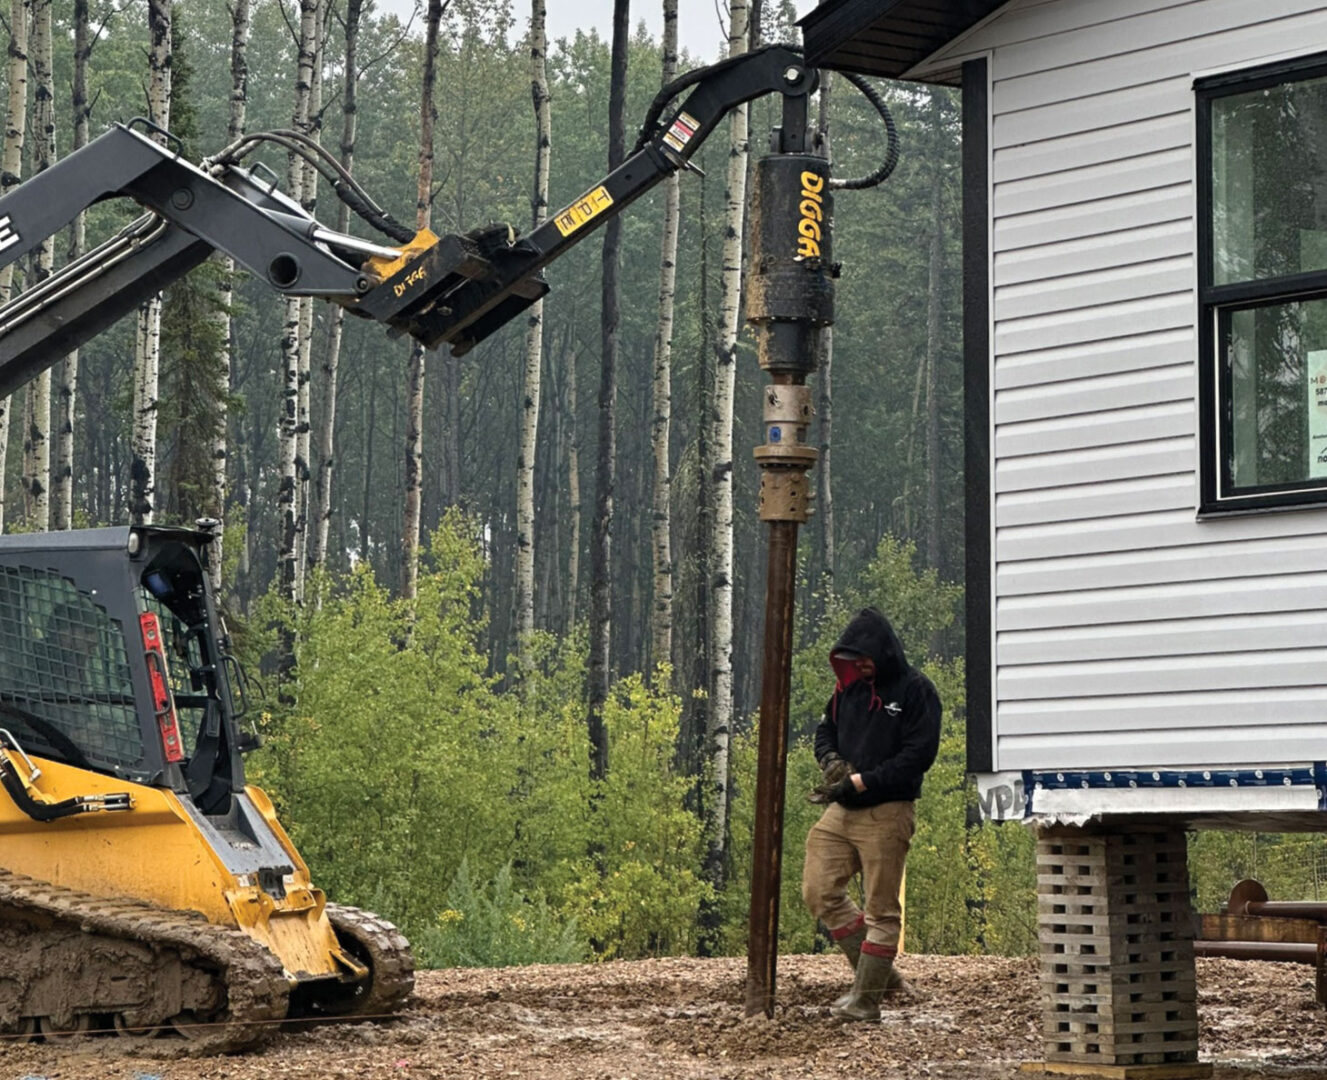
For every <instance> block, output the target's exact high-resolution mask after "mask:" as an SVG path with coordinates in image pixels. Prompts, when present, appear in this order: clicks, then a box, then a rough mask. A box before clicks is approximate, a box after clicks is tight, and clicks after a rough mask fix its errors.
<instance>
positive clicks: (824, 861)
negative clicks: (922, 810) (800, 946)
mask: <svg viewBox="0 0 1327 1080" xmlns="http://www.w3.org/2000/svg"><path fill="white" fill-rule="evenodd" d="M913 828H914V817H913V806H912V803H910V802H887V803H880V804H879V805H878V806H868V807H864V808H863V809H861V810H849V809H847V808H846V807H844V806H841V805H840V804H838V803H830V805H829V806H827V807H826V808H825V812H824V813H823V814H821V815H820V820H819V821H817V822H816V823H815V824H814V825H812V826H811V831H810V832H809V833H807V836H806V863H805V864H804V865H803V867H802V899H803V900H804V901H805V902H806V906H807V907H809V908H810V909H811V913H812V914H813V915H815V916H816V918H818V919H820V921H821V922H823V923H824V924H825V925H826V926H827V927H828V928H829V930H830V932H831V933H832V932H833V931H835V930H840V929H842V928H845V927H849V926H851V925H853V924H855V923H856V922H857V920H858V919H859V918H861V917H863V916H864V917H865V920H866V940H867V941H868V942H870V943H871V944H872V945H875V946H878V947H880V949H881V952H884V953H888V954H890V955H892V953H893V952H894V951H896V950H897V949H898V939H899V932H900V930H901V929H902V926H903V907H902V904H901V903H900V902H899V889H900V887H901V885H902V883H903V867H904V864H905V863H906V862H907V858H908V844H909V843H910V842H911V840H912V832H913ZM859 870H860V871H861V873H862V891H863V892H864V893H865V894H866V896H865V901H866V902H865V905H864V908H863V909H859V908H858V907H857V905H856V904H855V903H853V902H852V900H851V899H850V898H849V896H848V882H849V881H850V880H851V878H852V876H853V875H854V874H855V873H857V871H859Z"/></svg>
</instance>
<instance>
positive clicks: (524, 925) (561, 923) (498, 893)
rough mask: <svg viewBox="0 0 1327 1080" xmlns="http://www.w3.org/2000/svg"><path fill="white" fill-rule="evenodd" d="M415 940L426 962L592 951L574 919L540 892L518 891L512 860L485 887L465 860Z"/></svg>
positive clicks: (553, 957) (547, 959)
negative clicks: (440, 904) (431, 919)
mask: <svg viewBox="0 0 1327 1080" xmlns="http://www.w3.org/2000/svg"><path fill="white" fill-rule="evenodd" d="M413 945H414V948H415V957H416V962H417V963H419V964H420V965H421V966H423V967H512V966H516V965H520V964H569V963H575V962H576V961H579V960H584V959H585V957H586V954H587V951H588V949H587V945H586V942H585V939H584V936H583V935H582V934H581V932H580V928H579V927H578V926H577V925H576V921H575V920H574V919H572V920H567V919H564V918H562V917H561V916H560V915H558V913H557V912H555V911H554V910H553V909H552V908H550V907H549V905H548V903H547V902H546V901H545V900H544V898H543V897H542V896H540V895H538V894H536V895H535V896H533V897H529V896H522V895H521V894H520V893H518V892H517V891H516V889H515V887H514V886H513V885H512V869H511V864H510V863H508V864H507V865H506V866H504V867H502V869H500V870H499V871H498V872H497V875H496V876H495V877H494V878H493V880H492V882H491V884H489V885H487V886H485V885H483V884H481V883H479V882H476V881H475V880H474V878H473V877H472V876H471V874H470V865H469V863H468V862H466V861H465V860H462V862H461V866H460V869H458V870H457V871H456V876H455V877H453V878H452V883H451V885H450V886H449V887H448V889H447V906H446V907H444V908H443V909H442V910H441V911H439V912H438V914H437V917H436V919H435V920H434V923H433V925H431V926H429V927H426V928H424V929H423V930H422V932H420V933H417V934H416V936H415V939H414V942H413Z"/></svg>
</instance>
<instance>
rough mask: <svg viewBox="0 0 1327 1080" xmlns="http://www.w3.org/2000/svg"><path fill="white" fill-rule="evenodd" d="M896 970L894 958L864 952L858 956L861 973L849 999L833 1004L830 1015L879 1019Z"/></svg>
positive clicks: (851, 1018) (858, 966) (839, 1018)
mask: <svg viewBox="0 0 1327 1080" xmlns="http://www.w3.org/2000/svg"><path fill="white" fill-rule="evenodd" d="M893 970H894V961H893V958H891V957H888V956H877V955H876V954H875V953H869V952H864V953H862V954H861V956H860V957H859V958H858V960H857V977H856V978H855V979H854V980H853V983H852V991H851V992H850V993H849V994H848V995H847V999H846V1000H844V999H840V1001H842V1004H840V1003H839V1002H838V1001H836V1002H835V1003H834V1004H833V1005H832V1006H830V1010H829V1012H830V1015H831V1016H833V1017H835V1018H836V1019H838V1020H879V1019H880V999H881V998H882V997H883V996H884V993H885V988H886V987H887V986H888V985H889V973H890V972H891V971H893Z"/></svg>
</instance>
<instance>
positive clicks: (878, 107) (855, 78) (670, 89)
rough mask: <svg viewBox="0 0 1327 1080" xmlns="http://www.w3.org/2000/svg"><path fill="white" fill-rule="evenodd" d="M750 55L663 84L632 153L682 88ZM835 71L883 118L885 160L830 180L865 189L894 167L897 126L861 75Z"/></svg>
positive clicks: (840, 186)
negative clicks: (863, 172) (860, 173)
mask: <svg viewBox="0 0 1327 1080" xmlns="http://www.w3.org/2000/svg"><path fill="white" fill-rule="evenodd" d="M771 47H773V46H771ZM781 47H782V48H785V49H787V50H788V51H789V52H794V53H798V54H800V53H801V52H802V49H801V47H800V46H797V45H784V46H781ZM750 56H751V54H750V53H742V54H740V55H738V56H734V57H732V58H731V59H728V60H723V61H720V62H719V63H717V64H712V65H710V66H709V67H699V68H693V69H692V70H691V71H688V72H685V73H684V74H682V75H679V76H678V77H677V78H676V79H674V80H673V81H672V82H670V83H668V84H667V85H666V86H664V87H663V88H662V89H661V90H660V91H659V92H658V93H657V94H656V95H655V96H654V100H653V101H651V102H650V108H649V111H648V112H646V114H645V120H644V122H643V123H642V124H641V128H640V134H639V135H638V136H637V138H636V146H635V148H634V149H633V150H632V153H636V152H638V151H640V150H642V149H643V148H644V147H645V145H646V143H648V142H649V141H650V140H651V139H652V138H653V137H654V136H655V134H656V133H657V130H658V127H659V121H660V118H661V117H662V116H663V114H664V110H665V109H667V108H668V105H669V102H671V101H673V100H674V99H675V98H677V96H678V95H679V94H681V93H682V91H683V90H687V89H690V88H691V87H693V86H695V85H696V84H697V83H698V82H700V81H701V80H702V79H705V78H707V77H708V76H710V75H713V74H714V73H715V72H718V71H723V70H724V69H725V68H730V67H733V66H735V65H737V64H740V63H742V62H743V61H744V60H747V59H749V58H750ZM839 74H841V75H842V76H843V77H844V78H845V79H847V80H848V82H850V83H852V85H853V86H855V87H856V88H857V89H858V90H859V91H860V92H861V94H862V96H863V97H865V98H866V100H867V101H869V102H870V103H871V104H872V106H874V108H875V111H876V112H878V113H879V114H880V118H881V119H882V120H883V121H884V123H885V136H886V143H885V160H884V161H883V162H881V164H880V166H879V167H878V168H876V169H875V170H873V171H872V172H869V173H867V174H866V175H865V176H858V177H854V178H853V179H851V180H836V179H831V180H830V182H829V186H830V187H831V188H834V189H836V190H844V191H861V190H863V189H865V188H873V187H878V186H879V185H881V184H883V183H884V182H885V181H886V180H887V179H889V176H890V174H891V173H893V171H894V169H895V167H896V166H897V165H898V159H899V139H898V129H897V128H896V127H895V125H894V117H893V115H892V114H891V113H890V111H889V106H888V105H886V104H885V99H884V98H883V97H882V96H881V95H880V91H878V90H877V89H876V88H875V87H874V86H872V85H871V84H870V83H869V82H867V81H866V80H865V79H864V78H862V76H860V75H858V74H856V73H855V72H852V71H843V72H839Z"/></svg>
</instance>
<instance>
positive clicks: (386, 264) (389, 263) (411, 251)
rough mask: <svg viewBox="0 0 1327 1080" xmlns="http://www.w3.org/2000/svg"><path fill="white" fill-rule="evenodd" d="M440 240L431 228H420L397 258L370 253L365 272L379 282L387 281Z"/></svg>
mask: <svg viewBox="0 0 1327 1080" xmlns="http://www.w3.org/2000/svg"><path fill="white" fill-rule="evenodd" d="M437 242H438V237H437V235H436V234H435V233H434V232H433V231H432V230H431V229H420V230H419V232H417V233H415V238H414V239H413V240H411V241H410V243H408V244H406V246H405V247H403V248H401V249H400V251H401V254H400V255H399V256H398V257H397V258H395V259H388V258H384V257H381V256H378V255H370V256H369V259H368V261H367V262H366V263H365V264H364V267H363V269H364V272H365V273H366V274H369V275H371V276H372V277H375V278H377V279H378V281H379V282H383V281H386V280H387V279H388V278H390V277H391V276H392V275H393V274H396V273H398V272H399V271H400V270H402V269H403V268H404V267H405V265H406V264H407V263H410V262H414V260H415V259H418V258H419V257H420V256H421V255H423V254H424V252H426V251H428V249H429V248H431V247H433V245H434V244H436V243H437Z"/></svg>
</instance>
